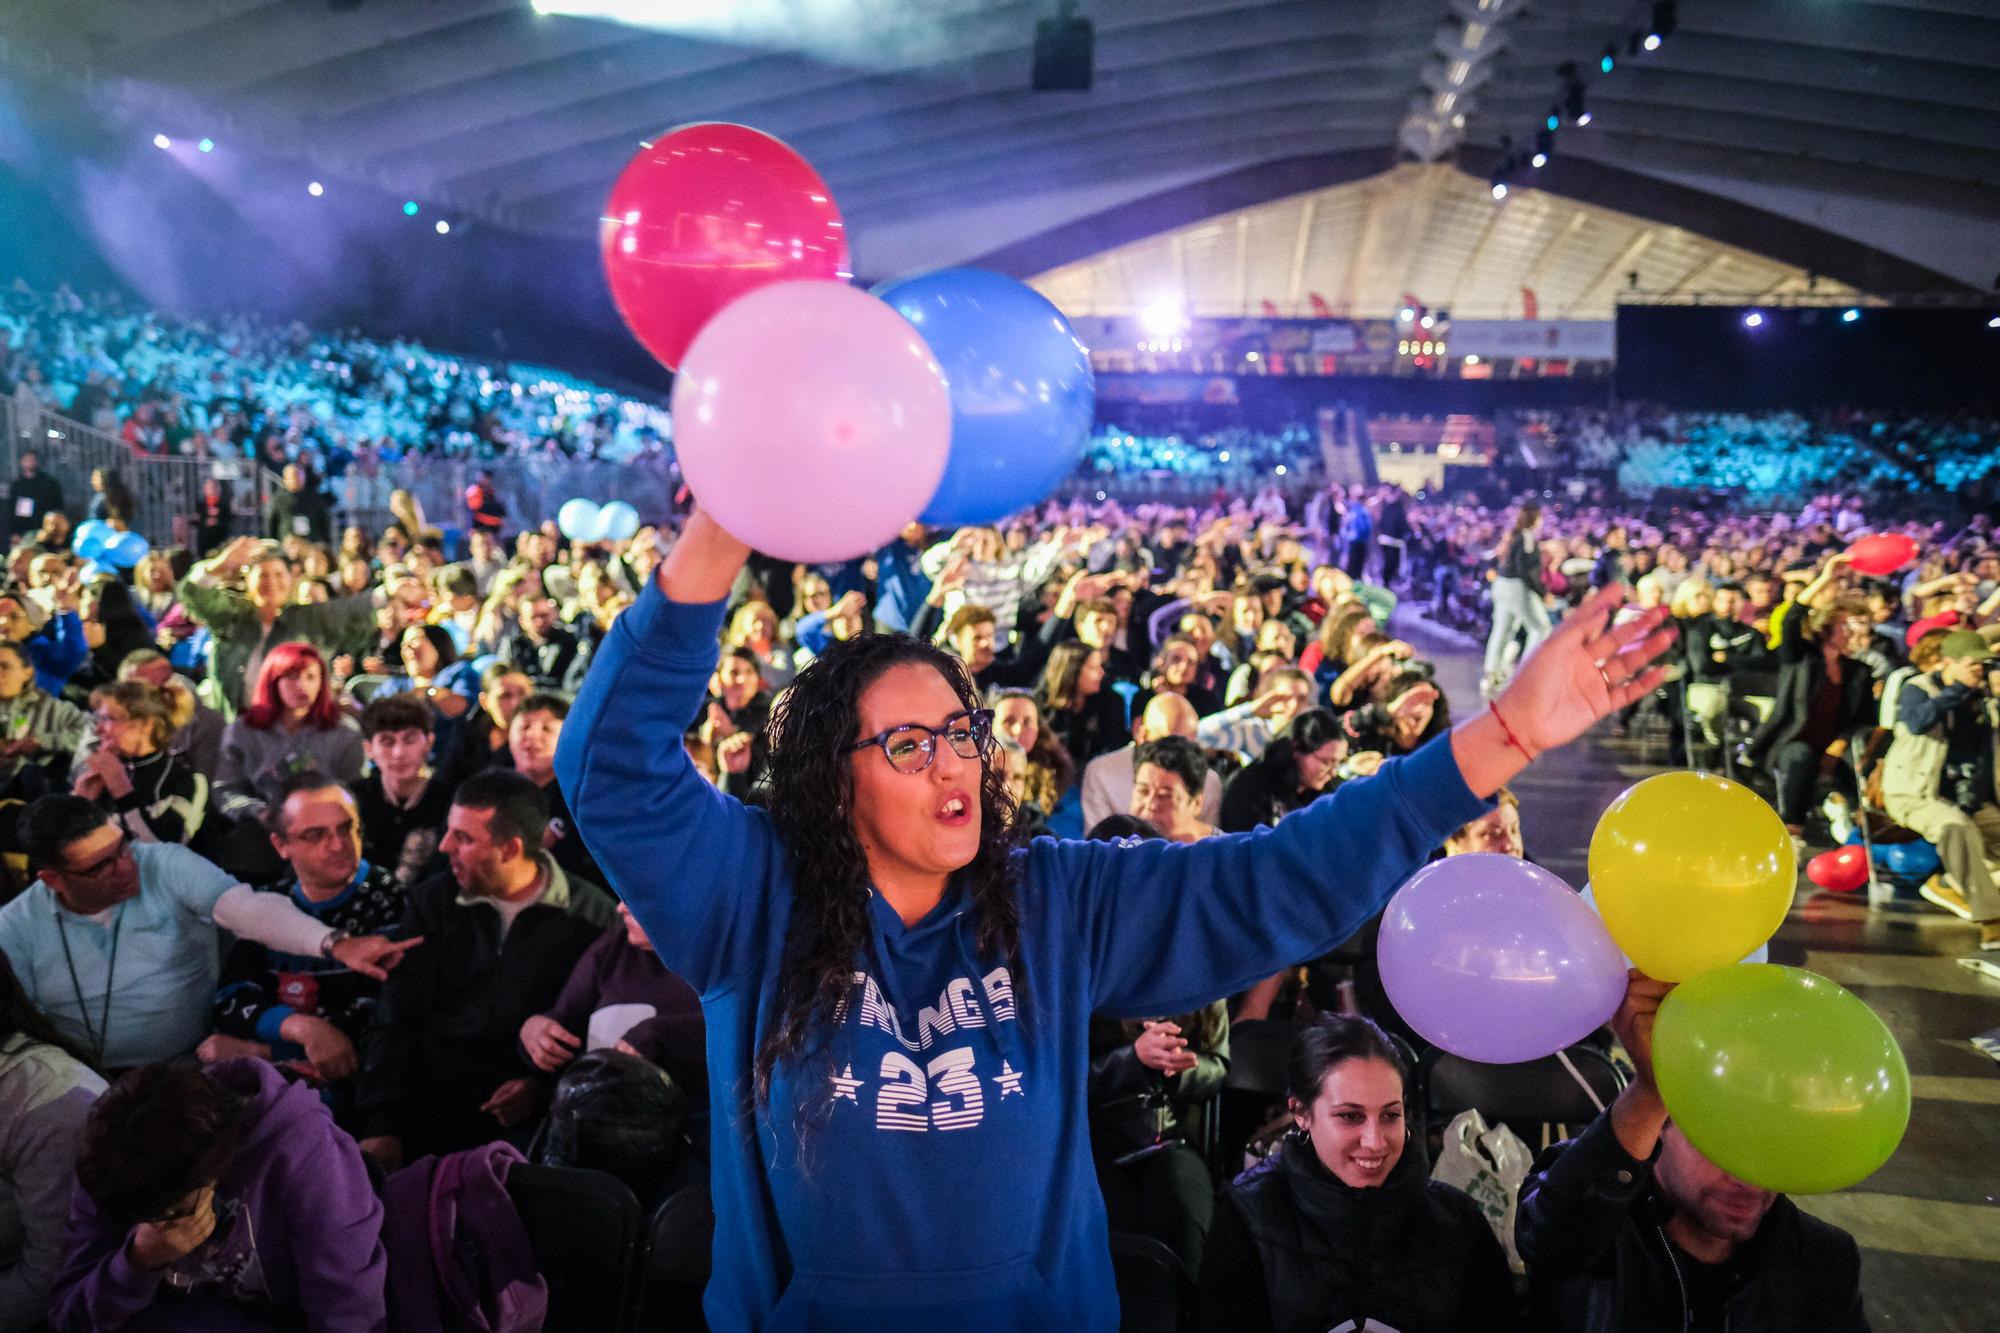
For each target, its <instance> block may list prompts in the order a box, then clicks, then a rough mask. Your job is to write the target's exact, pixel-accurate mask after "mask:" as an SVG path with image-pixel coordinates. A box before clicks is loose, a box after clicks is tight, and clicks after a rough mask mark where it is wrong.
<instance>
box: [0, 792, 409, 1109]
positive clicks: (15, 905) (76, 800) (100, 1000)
mask: <svg viewBox="0 0 2000 1333" xmlns="http://www.w3.org/2000/svg"><path fill="white" fill-rule="evenodd" d="M20 836H21V840H22V842H23V843H24V844H25V845H26V848H27V852H28V857H29V864H30V865H31V866H32V867H33V868H34V869H35V870H36V871H37V872H38V878H37V879H36V881H35V882H34V883H33V884H31V885H29V886H28V889H27V891H26V892H24V893H22V894H21V895H20V896H19V897H17V898H15V899H14V900H13V901H12V902H10V903H8V904H7V905H6V906H5V907H0V952H4V953H5V954H6V955H7V958H8V961H9V962H11V963H12V964H13V965H14V972H15V975H16V976H18V977H20V979H21V984H22V986H23V987H24V988H25V989H26V991H27V993H28V998H29V999H30V1000H31V1001H33V1003H34V1004H35V1005H36V1007H37V1008H39V1009H41V1010H42V1011H43V1012H44V1013H46V1014H47V1015H48V1016H49V1017H50V1018H51V1019H53V1020H54V1021H55V1024H56V1027H57V1028H58V1030H60V1031H61V1032H62V1033H63V1035H64V1036H65V1037H66V1038H67V1039H68V1040H70V1041H71V1042H74V1043H75V1044H76V1045H77V1048H78V1049H79V1050H80V1051H82V1052H83V1053H84V1054H85V1055H86V1056H88V1057H89V1058H90V1060H91V1063H92V1064H94V1065H96V1066H97V1067H98V1068H99V1069H103V1070H106V1071H110V1070H119V1069H130V1068H133V1067H134V1066H137V1065H142V1064H146V1063H149V1062H151V1061H154V1060H170V1059H174V1058H176V1057H179V1056H183V1055H186V1054H188V1053H189V1052H191V1051H193V1050H194V1048H195V1046H196V1045H197V1044H199V1043H200V1041H201V1039H202V1038H203V1037H204V1036H206V1035H207V1034H208V1030H209V1006H210V1003H211V1002H212V1000H213V998H214V995H215V983H216V977H217V975H218V972H219V970H220V967H219V963H220V954H219V948H218V943H217V938H216V929H217V927H221V928H222V929H224V930H227V931H229V932H230V933H231V934H232V935H235V936H236V937H238V938H239V939H247V940H255V941H257V942H259V943H261V944H264V945H267V946H268V947H270V948H272V949H276V950H279V951H281V952H284V953H290V954H300V955H303V956H306V957H309V958H330V959H332V960H334V961H336V962H338V963H340V964H341V965H343V966H345V967H349V968H352V969H354V970H355V971H357V972H361V973H364V974H366V975H368V976H372V977H374V978H376V979H377V980H380V979H381V978H382V977H383V976H384V975H386V971H385V970H386V969H388V968H392V967H395V966H396V964H397V962H398V961H399V960H400V957H401V954H402V952H403V950H404V949H405V948H407V947H408V946H407V945H403V944H396V943H393V942H391V941H389V940H386V939H384V938H382V937H381V936H379V935H369V936H347V935H343V934H342V933H341V932H339V931H337V930H335V929H334V928H333V927H331V926H328V925H326V924H324V923H323V922H320V921H318V920H316V919H315V918H314V917H313V916H311V915H310V914H309V913H306V912H302V911H300V910H299V909H298V908H297V907H295V906H293V905H292V903H291V901H290V900H289V899H288V898H286V897H285V896H284V895H282V894H274V893H257V892H254V891H253V890H251V889H249V888H248V887H246V886H244V885H242V884H236V883H233V882H231V880H230V878H229V877H228V876H227V875H225V874H223V873H222V871H221V870H219V869H217V868H216V867H215V866H214V865H213V864H211V863H210V862H208V861H204V860H203V859H202V858H201V857H199V856H196V855H195V854H194V853H193V852H190V851H188V850H187V849H186V848H185V847H178V846H175V845H174V844H172V843H158V842H141V841H138V840H136V839H134V838H132V837H131V836H130V835H129V834H127V833H126V832H124V830H123V829H121V828H120V827H119V826H118V825H117V824H114V823H113V822H112V821H111V820H110V818H109V817H108V816H107V815H106V814H105V813H104V812H103V811H102V810H100V809H98V808H97V807H96V806H95V805H92V804H91V803H90V802H89V801H86V800H84V799H82V798H81V797H76V796H45V797H43V798H42V799H41V800H39V801H37V802H35V804H34V805H32V806H30V807H29V808H28V811H27V814H26V815H25V816H23V818H22V820H21V830H20Z"/></svg>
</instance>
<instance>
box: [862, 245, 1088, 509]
mask: <svg viewBox="0 0 2000 1333" xmlns="http://www.w3.org/2000/svg"><path fill="white" fill-rule="evenodd" d="M875 295H877V296H879V297H881V298H882V299H883V300H884V301H887V302H888V303H889V304H890V305H892V306H894V307H895V308H896V310H897V311H898V313H900V314H901V315H902V316H903V318H904V319H907V320H909V321H910V323H911V324H912V325H914V326H915V327H916V330H917V332H918V333H920V334H922V335H923V339H924V341H925V342H926V343H928V344H929V345H930V349H931V353H932V355H934V356H936V357H937V360H938V365H940V366H941V367H943V368H944V377H945V382H946V384H947V385H948V386H949V387H950V389H951V458H950V461H949V462H947V463H946V465H945V470H944V480H943V481H941V482H939V483H938V488H937V492H936V493H935V494H934V495H933V496H932V497H931V502H930V504H929V505H928V506H927V507H926V508H925V509H924V512H923V520H924V522H926V523H930V524H933V525H936V526H940V527H950V526H956V525H959V524H966V523H992V522H995V521H997V520H999V519H1002V518H1005V517H1006V516H1007V515H1009V514H1011V513H1014V512H1015V511H1016V510H1019V509H1021V508H1023V507H1025V506H1027V505H1031V504H1034V503H1035V502H1037V501H1038V500H1041V499H1042V498H1043V497H1044V496H1046V495H1048V493H1049V492H1050V491H1052V490H1054V489H1055V487H1056V484H1057V483H1058V482H1060V481H1061V480H1062V479H1063V478H1064V477H1066V476H1068V475H1069V474H1070V472H1071V471H1073V470H1074V469H1075V467H1076V465H1077V462H1078V460H1080V459H1081V458H1082V457H1083V451H1084V447H1085V444H1086V443H1087V441H1088V440H1089V438H1090V427H1091V418H1092V416H1093V415H1094V413H1095V412H1096V408H1097V386H1096V381H1095V377H1094V376H1093V375H1092V374H1091V370H1090V353H1089V352H1088V351H1087V350H1086V349H1085V348H1084V346H1083V344H1082V343H1081V342H1079V341H1078V340H1077V336H1076V331H1075V330H1074V329H1072V328H1070V326H1069V321H1068V320H1067V319H1064V318H1063V314H1062V312H1061V311H1060V310H1058V309H1056V308H1055V307H1054V306H1053V305H1051V304H1050V303H1049V301H1048V298H1046V297H1044V296H1043V295H1042V294H1041V293H1040V292H1037V291H1036V290H1035V289H1034V288H1032V287H1028V286H1025V285H1023V284H1022V283H1018V282H1016V281H1014V280H1013V279H1012V278H1005V277H1002V276H1000V275H999V274H998V273H988V272H987V271H985V270H984V269H976V268H947V269H940V270H939V271H937V272H935V273H926V274H924V275H922V276H921V277H915V278H907V279H904V280H903V281H901V282H893V283H885V284H883V285H882V286H880V287H878V288H876V289H875Z"/></svg>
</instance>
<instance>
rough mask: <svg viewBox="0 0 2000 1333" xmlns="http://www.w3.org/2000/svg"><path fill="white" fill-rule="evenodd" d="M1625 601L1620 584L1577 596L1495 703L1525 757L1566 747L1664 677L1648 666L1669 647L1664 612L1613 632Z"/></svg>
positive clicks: (1659, 670)
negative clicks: (1576, 603) (1574, 604)
mask: <svg viewBox="0 0 2000 1333" xmlns="http://www.w3.org/2000/svg"><path fill="white" fill-rule="evenodd" d="M1625 596H1626V590H1625V587H1624V585H1623V584H1612V585H1610V586H1609V587H1605V588H1600V589H1598V590H1597V591H1596V592H1594V593H1592V594H1591V595H1590V596H1588V597H1586V598H1584V600H1583V604H1582V605H1581V606H1579V607H1577V609H1576V610H1575V611H1573V612H1571V613H1570V614H1569V615H1568V616H1566V617H1564V618H1563V622H1562V625H1561V626H1560V627H1559V628H1557V630H1556V631H1555V633H1553V634H1551V635H1550V636H1549V637H1548V638H1547V639H1544V640H1543V641H1542V643H1541V645H1540V646H1539V647H1537V648H1536V649H1535V650H1534V651H1533V652H1532V653H1530V654H1528V657H1527V660H1526V661H1524V662H1522V663H1521V667H1520V670H1518V671H1516V672H1515V673H1514V679H1513V682H1512V683H1511V684H1509V685H1508V686H1507V688H1506V690H1505V691H1503V692H1502V693H1501V695H1500V697H1499V698H1498V699H1496V700H1494V712H1495V714H1496V715H1497V716H1498V717H1499V718H1500V720H1501V721H1502V723H1503V724H1504V725H1505V726H1506V727H1507V728H1508V730H1510V731H1511V732H1512V733H1513V734H1514V735H1515V736H1516V737H1518V738H1519V739H1520V741H1521V743H1522V744H1523V745H1525V746H1526V747H1527V748H1528V751H1529V757H1530V758H1532V757H1534V756H1537V755H1540V754H1541V753H1543V752H1544V751H1546V750H1553V749H1554V748H1556V747H1557V746H1558V745H1567V744H1568V743H1569V742H1571V741H1573V740H1575V739H1576V738H1577V737H1578V736H1581V735H1582V734H1583V733H1584V732H1586V731H1588V730H1589V729H1590V728H1591V727H1592V726H1593V725H1595V724H1596V722H1597V721H1598V720H1599V719H1600V718H1603V717H1606V716H1608V715H1609V714H1610V713H1612V712H1614V711H1615V710H1617V709H1620V708H1623V707H1625V706H1626V705H1627V704H1630V703H1632V702H1634V701H1635V700H1638V699H1641V698H1643V697H1645V696H1646V695H1647V694H1650V693H1651V692H1652V691H1653V690H1654V689H1656V688H1658V686H1659V684H1660V682H1661V681H1662V680H1664V679H1666V669H1665V668H1664V667H1660V666H1655V665H1654V663H1655V662H1656V661H1657V660H1658V659H1659V657H1660V655H1661V654H1662V653H1664V652H1666V651H1667V649H1668V648H1670V647H1672V646H1673V642H1674V635H1675V631H1674V629H1673V627H1672V626H1671V625H1669V624H1668V623H1667V621H1668V619H1669V616H1668V612H1667V609H1666V608H1665V607H1663V606H1662V607H1655V608H1653V609H1652V610H1651V611H1647V612H1644V613H1643V614H1641V615H1639V616H1637V617H1635V618H1634V619H1633V620H1631V621H1630V622H1628V623H1626V624H1624V625H1617V626H1614V625H1612V623H1611V618H1612V616H1613V615H1614V614H1616V613H1617V610H1618V608H1619V607H1620V606H1622V605H1624V602H1625Z"/></svg>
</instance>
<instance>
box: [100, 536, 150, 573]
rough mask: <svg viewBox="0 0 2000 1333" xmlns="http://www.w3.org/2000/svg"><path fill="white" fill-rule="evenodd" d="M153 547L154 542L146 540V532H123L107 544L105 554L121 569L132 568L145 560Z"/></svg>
mask: <svg viewBox="0 0 2000 1333" xmlns="http://www.w3.org/2000/svg"><path fill="white" fill-rule="evenodd" d="M152 549H153V544H152V543H151V542H149V541H147V540H146V536H145V534H144V533H140V532H121V533H119V534H118V536H117V538H116V539H115V540H113V541H111V542H110V543H109V544H107V545H106V546H105V548H104V554H105V555H106V556H108V557H109V558H110V560H111V563H112V564H113V565H115V566H116V567H118V568H119V569H130V568H132V566H134V565H136V564H138V563H139V562H140V561H141V560H144V559H145V558H146V554H147V552H149V551H151V550H152Z"/></svg>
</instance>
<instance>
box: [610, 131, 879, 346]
mask: <svg viewBox="0 0 2000 1333" xmlns="http://www.w3.org/2000/svg"><path fill="white" fill-rule="evenodd" d="M598 240H599V248H600V249H601V250H602V251H603V254H604V272H605V275H606V276H607V277H608V278H609V279H610V280H611V299H612V300H613V301H614V302H616V303H617V305H618V313H619V315H620V316H622V317H623V318H624V320H625V324H626V327H628V328H630V329H631V330H632V333H633V336H635V337H637V338H638V340H639V341H640V342H641V343H643V344H645V347H646V350H647V351H649V352H651V353H652V354H653V355H654V356H656V357H658V358H659V359H660V361H661V363H662V364H664V365H665V366H667V367H668V368H669V369H672V368H673V367H675V366H678V365H679V364H680V362H681V357H682V356H683V355H685V354H686V352H687V348H688V344H689V343H691V342H693V341H694V335H695V334H696V333H698V332H699V331H700V330H701V326H702V325H704V324H706V323H708V321H709V318H710V317H711V316H713V315H714V314H715V312H716V311H718V310H720V309H722V307H724V306H726V305H728V304H729V303H730V302H731V301H733V300H735V299H736V298H737V297H739V296H742V295H743V294H744V293H746V292H750V291H754V290H755V289H757V288H759V287H766V286H769V285H770V284H771V283H774V282H792V281H796V280H800V279H815V278H827V279H833V280H834V281H838V282H845V281H847V280H848V279H849V278H851V277H853V276H854V275H853V272H852V269H851V268H850V266H849V261H848V253H847V227H846V224H845V223H843V222H842V221H841V220H840V210H839V209H838V208H836V207H834V203H833V194H832V192H831V191H830V190H828V189H827V188H826V182H825V181H823V180H821V179H820V178H819V173H818V172H816V171H814V170H813V169H812V167H811V165H810V164H808V163H807V162H806V160H805V159H804V158H802V157H800V156H799V155H798V154H797V153H795V152H793V151H792V150H791V149H790V148H788V147H786V146H785V145H784V144H783V143H780V142H779V141H778V140H776V139H774V138H772V137H771V136H770V135H768V134H765V133H763V132H761V131H759V130H753V129H751V128H750V127H749V126H747V125H726V124H722V123H720V122H707V123H703V124H698V125H683V126H681V127H680V128H679V129H677V130H671V131H669V132H668V133H666V134H663V135H661V136H660V137H659V138H658V139H656V140H655V141H654V142H652V143H650V144H647V145H646V146H645V147H643V148H641V149H640V150H639V152H638V153H637V154H636V155H635V156H634V157H633V158H632V160H631V161H630V162H628V163H626V164H625V170H624V171H622V172H620V173H619V175H618V182H617V184H615V185H613V186H612V187H611V197H610V199H609V200H607V201H606V202H605V205H604V217H603V220H602V225H601V226H600V228H599V238H598Z"/></svg>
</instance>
